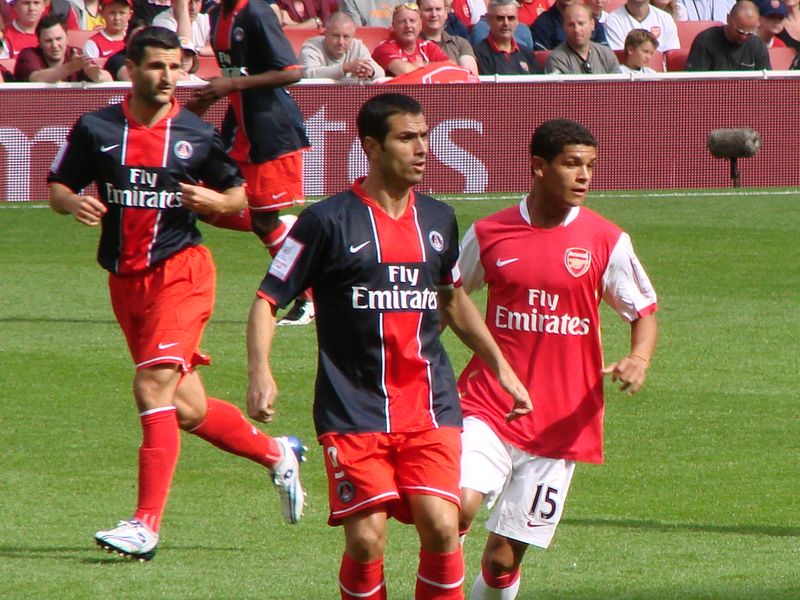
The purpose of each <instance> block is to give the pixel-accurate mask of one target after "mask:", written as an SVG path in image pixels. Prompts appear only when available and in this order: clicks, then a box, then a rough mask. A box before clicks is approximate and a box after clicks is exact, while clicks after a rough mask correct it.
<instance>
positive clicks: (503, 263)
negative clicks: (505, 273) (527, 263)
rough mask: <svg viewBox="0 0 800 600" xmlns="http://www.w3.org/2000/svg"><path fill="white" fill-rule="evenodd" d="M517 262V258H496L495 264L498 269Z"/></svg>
mask: <svg viewBox="0 0 800 600" xmlns="http://www.w3.org/2000/svg"><path fill="white" fill-rule="evenodd" d="M518 260H519V259H518V258H507V259H505V260H502V259H500V258H498V259H497V262H496V263H495V264H496V265H497V266H498V267H505V266H506V265H510V264H511V263H515V262H517V261H518Z"/></svg>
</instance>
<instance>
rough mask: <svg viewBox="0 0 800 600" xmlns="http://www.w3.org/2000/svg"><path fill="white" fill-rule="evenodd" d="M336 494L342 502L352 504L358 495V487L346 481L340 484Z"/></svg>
mask: <svg viewBox="0 0 800 600" xmlns="http://www.w3.org/2000/svg"><path fill="white" fill-rule="evenodd" d="M336 493H337V494H338V496H339V500H341V501H342V502H350V501H351V500H352V499H353V498H354V497H355V495H356V487H355V486H354V485H353V484H352V483H350V482H349V481H347V480H346V479H345V480H344V481H340V482H339V485H338V487H337V488H336Z"/></svg>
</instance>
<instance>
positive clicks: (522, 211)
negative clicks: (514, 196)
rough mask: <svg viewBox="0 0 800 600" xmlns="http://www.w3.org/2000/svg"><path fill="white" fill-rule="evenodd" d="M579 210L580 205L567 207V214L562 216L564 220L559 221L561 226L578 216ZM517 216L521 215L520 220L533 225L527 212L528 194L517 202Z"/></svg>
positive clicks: (565, 225)
mask: <svg viewBox="0 0 800 600" xmlns="http://www.w3.org/2000/svg"><path fill="white" fill-rule="evenodd" d="M580 212H581V207H580V206H573V207H572V208H570V209H569V212H568V213H567V216H566V217H565V218H564V222H563V223H561V226H562V227H567V226H568V225H569V224H570V223H572V222H573V221H574V220H575V219H577V218H578V214H579V213H580ZM519 216H521V217H522V220H523V221H525V222H526V223H527V224H528V225H530V226H531V227H533V223H532V222H531V214H530V213H529V212H528V196H527V195H526V196H523V197H522V201H521V202H520V203H519Z"/></svg>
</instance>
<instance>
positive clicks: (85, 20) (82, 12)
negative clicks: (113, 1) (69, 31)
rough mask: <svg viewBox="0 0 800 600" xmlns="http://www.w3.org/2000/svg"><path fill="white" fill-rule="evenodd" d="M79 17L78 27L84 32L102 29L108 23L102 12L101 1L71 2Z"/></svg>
mask: <svg viewBox="0 0 800 600" xmlns="http://www.w3.org/2000/svg"><path fill="white" fill-rule="evenodd" d="M69 1H70V3H71V4H72V7H73V10H74V11H75V14H76V15H77V16H78V27H79V28H80V29H83V30H84V31H94V30H95V29H100V28H102V27H103V26H104V25H105V24H106V22H105V21H104V20H103V14H102V12H101V11H100V0H69Z"/></svg>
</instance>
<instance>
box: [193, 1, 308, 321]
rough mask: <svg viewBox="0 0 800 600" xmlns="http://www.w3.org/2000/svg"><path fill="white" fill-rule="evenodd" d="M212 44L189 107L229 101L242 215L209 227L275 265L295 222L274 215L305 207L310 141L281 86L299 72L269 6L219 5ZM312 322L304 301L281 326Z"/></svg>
mask: <svg viewBox="0 0 800 600" xmlns="http://www.w3.org/2000/svg"><path fill="white" fill-rule="evenodd" d="M209 16H210V18H211V44H212V46H213V47H214V52H215V53H216V56H217V62H218V63H219V66H220V69H221V70H222V77H216V78H214V79H212V80H211V81H210V82H209V84H208V86H207V87H206V88H204V89H203V90H201V91H200V92H199V94H198V95H197V98H196V99H195V100H194V101H193V102H191V103H190V106H192V107H193V108H192V110H197V111H202V110H205V108H207V107H208V106H209V105H210V104H211V103H213V102H215V101H216V100H218V99H220V98H223V97H227V98H228V99H229V100H230V108H229V109H228V114H227V115H226V117H225V123H224V124H223V128H222V131H223V137H224V139H225V142H226V143H227V144H229V146H230V148H229V149H230V152H231V156H233V158H234V159H235V160H236V162H237V164H238V165H239V167H240V168H241V170H242V173H243V174H244V178H245V181H246V182H247V188H246V189H247V203H248V210H247V211H246V212H245V213H242V215H241V218H238V217H237V218H234V219H230V218H223V219H211V220H210V222H211V224H213V225H216V226H218V227H228V228H231V229H245V230H246V229H248V228H251V229H252V231H253V232H254V233H255V234H256V235H257V236H258V237H259V238H260V239H261V241H262V242H263V243H264V245H265V246H266V247H267V250H268V251H269V253H270V254H271V255H272V256H273V257H274V256H275V254H276V253H277V252H278V250H279V249H280V247H281V244H282V243H283V240H284V239H285V237H286V234H287V232H288V231H289V229H290V227H291V223H292V222H293V218H291V217H283V218H279V211H280V210H283V209H285V208H290V207H292V206H294V205H295V204H300V203H302V202H303V201H304V196H303V152H304V151H305V149H307V148H308V146H309V145H310V144H309V141H308V137H307V136H306V131H305V128H304V126H303V117H302V115H301V113H300V109H299V108H298V106H297V104H296V103H295V101H294V99H293V98H292V97H291V95H290V94H289V92H287V91H286V89H285V88H286V86H288V85H290V84H292V83H296V82H297V81H299V80H300V78H301V77H302V76H303V69H302V66H301V65H300V63H299V61H298V60H297V57H296V56H295V54H294V50H293V49H292V46H291V44H290V43H289V40H288V39H286V36H285V35H284V34H283V30H282V28H281V25H280V23H279V22H278V19H277V17H276V16H275V12H274V11H273V9H272V7H271V5H270V3H269V2H267V0H221V2H220V3H219V4H218V5H217V6H216V7H215V8H214V9H212V10H211V11H210V13H209ZM313 316H314V304H313V303H312V302H311V300H310V295H308V294H302V295H301V297H300V298H298V301H297V302H296V303H295V305H294V306H293V307H292V309H291V310H290V312H289V313H288V314H287V315H286V316H285V317H284V319H282V321H281V324H285V325H302V324H306V323H309V322H310V321H311V319H312V318H313Z"/></svg>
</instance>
